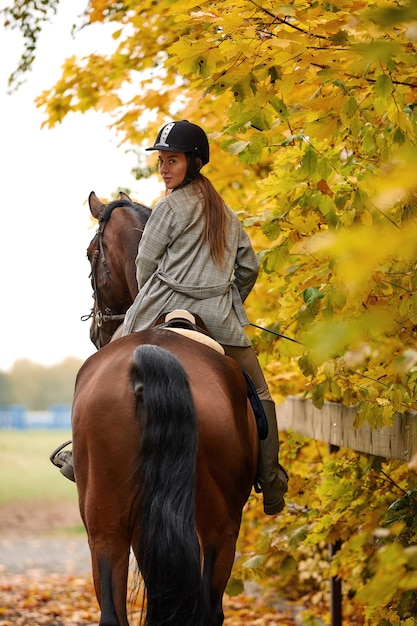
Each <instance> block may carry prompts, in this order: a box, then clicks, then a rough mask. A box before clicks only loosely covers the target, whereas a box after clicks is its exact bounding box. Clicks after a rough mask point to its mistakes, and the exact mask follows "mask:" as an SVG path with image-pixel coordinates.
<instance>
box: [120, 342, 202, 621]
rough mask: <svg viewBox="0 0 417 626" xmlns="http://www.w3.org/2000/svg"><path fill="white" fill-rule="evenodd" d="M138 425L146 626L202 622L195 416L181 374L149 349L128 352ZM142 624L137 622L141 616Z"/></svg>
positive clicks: (173, 362)
mask: <svg viewBox="0 0 417 626" xmlns="http://www.w3.org/2000/svg"><path fill="white" fill-rule="evenodd" d="M131 380H132V383H133V387H134V390H135V395H136V400H137V414H138V418H139V420H140V425H141V441H140V458H139V480H140V487H139V489H140V500H139V519H138V524H139V541H138V549H137V551H136V553H137V557H138V565H139V570H140V572H141V574H142V577H143V580H144V583H145V589H146V605H147V612H146V618H145V620H144V623H145V624H146V626H164V625H169V626H197V625H202V624H205V623H206V615H205V608H204V602H203V593H202V579H201V566H200V550H199V543H198V539H197V535H196V528H195V484H196V454H197V418H196V413H195V407H194V403H193V400H192V397H191V392H190V388H189V384H188V379H187V376H186V373H185V371H184V369H183V367H182V365H181V364H180V362H179V361H178V360H177V359H176V358H175V357H174V356H173V355H172V354H171V353H170V352H168V351H167V350H164V349H162V348H160V347H158V346H154V345H143V346H140V347H138V348H137V349H136V350H135V353H134V362H133V365H132V369H131ZM142 621H143V618H142Z"/></svg>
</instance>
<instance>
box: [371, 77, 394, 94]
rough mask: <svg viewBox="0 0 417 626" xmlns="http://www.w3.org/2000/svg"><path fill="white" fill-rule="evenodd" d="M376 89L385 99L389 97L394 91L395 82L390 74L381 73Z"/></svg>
mask: <svg viewBox="0 0 417 626" xmlns="http://www.w3.org/2000/svg"><path fill="white" fill-rule="evenodd" d="M375 91H376V94H377V96H379V97H380V98H383V99H384V100H385V99H387V98H389V97H390V95H391V94H392V91H393V84H392V80H391V78H390V77H389V76H388V74H381V75H380V76H378V78H377V79H376V82H375Z"/></svg>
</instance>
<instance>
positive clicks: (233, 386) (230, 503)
mask: <svg viewBox="0 0 417 626" xmlns="http://www.w3.org/2000/svg"><path fill="white" fill-rule="evenodd" d="M140 346H141V347H140ZM165 351H168V354H166V353H165ZM179 363H180V364H181V366H179ZM132 364H133V370H132ZM182 370H184V372H182ZM132 372H133V373H132ZM183 374H184V375H183ZM131 376H132V377H133V378H132V379H131ZM132 380H133V384H132ZM173 382H174V385H173V384H172V383H173ZM187 386H189V389H190V391H191V396H192V397H189V398H188V399H187V394H188V392H187ZM135 392H136V395H135ZM164 394H165V396H164ZM188 396H189V394H188ZM188 400H190V404H189V403H188ZM187 407H188V408H187ZM176 410H177V414H175V411H176ZM164 411H165V413H164V414H163V412H164ZM194 412H195V416H196V418H197V422H196V427H197V432H195V430H194V428H195V426H194V424H193V419H195V416H194V418H193V414H194ZM148 420H149V424H151V425H152V424H153V426H154V425H155V422H157V421H158V420H159V421H160V422H161V424H162V423H165V426H164V427H163V428H159V429H158V428H157V429H156V431H153V430H152V429H151V430H149V429H148V430H147V421H148ZM164 420H165V422H164ZM169 420H172V421H173V423H170V422H169ZM181 420H182V421H181ZM172 429H174V430H172ZM142 432H144V433H146V437H145V438H143V437H142ZM193 432H194V434H195V441H194V443H193ZM149 435H152V437H151V439H152V441H153V442H154V443H153V444H152V445H151V444H150V441H151V439H149V438H147V437H148V436H149ZM155 435H156V439H155ZM158 437H159V438H160V439H158ZM164 437H165V439H164ZM181 437H182V438H183V440H182V443H181ZM256 439H257V433H256V425H255V420H254V417H253V413H252V410H251V408H250V407H249V404H248V400H247V395H246V383H245V380H244V377H243V375H242V373H241V371H240V368H239V366H238V365H237V363H236V362H235V361H233V360H232V359H230V358H229V357H226V356H223V355H221V354H219V353H217V352H216V351H214V350H213V349H211V348H209V347H207V346H205V345H202V344H200V343H197V342H194V341H193V340H191V339H189V338H186V337H182V336H180V335H178V334H177V333H173V332H170V331H169V330H163V329H156V328H154V329H149V330H145V331H141V332H139V333H133V334H131V335H128V336H127V337H123V338H121V339H118V340H116V341H114V342H111V343H110V344H108V345H107V346H104V347H103V348H101V349H100V350H99V351H98V352H97V353H96V354H94V355H93V356H92V357H90V358H89V359H88V360H87V361H86V362H85V364H84V365H83V366H82V368H81V369H80V371H79V374H78V377H77V381H76V388H75V396H74V403H73V450H74V467H75V475H76V481H77V486H78V491H79V502H80V510H81V514H82V517H83V520H84V522H85V525H86V528H87V532H88V535H89V542H90V548H91V553H92V562H93V573H94V578H95V584H96V592H97V595H98V598H99V601H100V598H101V597H103V596H104V597H105V598H107V597H113V598H114V604H115V609H114V610H115V611H116V613H117V614H118V615H121V616H122V615H123V610H124V609H123V607H122V606H121V605H120V606H117V598H118V597H119V595H120V596H122V595H123V594H122V591H120V590H122V589H123V588H124V587H125V585H126V579H125V578H127V572H126V573H124V568H125V566H126V562H127V559H128V556H124V553H128V548H129V545H130V544H132V546H133V547H134V551H135V554H136V557H137V559H138V562H139V565H140V566H142V567H143V568H144V569H146V568H149V567H150V570H151V574H150V577H151V578H153V577H155V576H157V570H158V569H159V570H160V569H161V568H164V567H166V566H167V563H169V559H168V561H166V562H165V564H162V563H157V562H153V557H152V553H151V552H148V555H147V556H146V550H145V549H146V548H147V547H148V546H149V543H150V542H151V540H152V535H154V540H155V539H156V540H157V541H160V542H161V546H162V545H163V543H164V539H163V537H164V535H163V533H164V532H165V530H164V528H162V526H164V527H165V528H168V526H167V524H165V523H164V524H161V525H159V526H158V529H159V530H158V533H156V535H157V536H156V537H155V533H152V530H151V531H149V533H148V534H146V532H144V533H143V536H142V537H141V536H140V535H139V533H138V521H139V517H140V515H141V514H143V516H144V517H146V518H147V520H148V521H149V520H150V519H152V515H154V516H155V515H160V513H158V507H162V508H163V506H164V500H165V501H166V500H167V499H168V497H169V492H170V489H171V487H170V486H169V480H168V478H169V477H170V476H169V472H170V469H169V468H170V465H171V463H174V461H175V456H176V455H180V456H181V455H182V456H181V458H182V461H183V465H184V468H185V470H186V471H185V473H181V468H179V469H178V472H179V473H178V474H177V479H176V480H174V481H173V482H172V483H171V484H172V486H173V487H174V485H175V483H176V484H177V487H179V477H181V479H183V480H184V481H185V482H184V487H183V490H186V491H187V494H186V498H185V500H184V502H183V503H182V504H181V503H179V505H180V506H181V507H182V509H183V511H182V513H181V514H178V515H177V518H178V519H179V518H181V517H182V519H183V520H185V522H183V523H184V524H185V527H183V528H182V530H181V531H180V530H179V529H177V530H176V532H177V533H178V535H180V534H181V532H182V534H183V544H182V546H183V549H184V550H185V552H186V551H187V550H188V552H189V555H188V556H187V555H184V557H183V559H182V560H183V561H184V559H186V558H187V559H188V561H189V562H191V561H192V560H193V559H194V570H195V566H196V565H197V567H199V565H200V563H201V566H202V568H203V572H202V573H203V580H205V581H207V584H208V585H209V587H210V589H209V590H208V588H207V589H204V585H203V589H198V590H197V589H196V586H195V589H196V595H197V596H198V595H199V594H200V592H201V593H202V595H203V598H204V599H203V598H200V599H199V601H201V602H202V604H203V605H204V606H205V607H210V608H209V609H207V610H208V613H210V615H211V616H212V617H211V618H210V620H209V618H207V619H208V621H205V620H204V619H201V624H206V623H207V624H212V623H213V624H215V623H218V624H221V623H222V618H221V617H220V616H221V615H222V611H221V597H222V595H223V592H224V588H225V585H226V583H227V580H228V577H229V576H230V571H231V567H232V565H233V559H234V553H235V542H236V539H237V536H238V532H239V527H240V521H241V514H242V508H243V506H244V504H245V502H246V500H247V498H248V497H249V494H250V491H251V487H252V484H253V480H254V478H255V476H254V474H255V469H256ZM155 441H158V442H159V443H158V444H157V446H154V444H155ZM197 441H198V447H197V456H196V457H195V447H196V444H197ZM170 442H171V444H172V446H173V447H172V449H169V446H170ZM143 446H144V447H143ZM156 447H157V448H158V450H156ZM182 448H183V450H182ZM185 449H186V450H185ZM145 452H146V454H145ZM166 453H168V454H167V455H166ZM170 454H171V457H170V456H169V455H170ZM187 454H188V456H187ZM146 455H148V456H146ZM180 465H181V464H180ZM155 470H156V474H155V476H156V478H155V476H154V477H153V478H151V479H150V480H151V481H152V480H155V484H158V481H159V482H160V483H161V482H162V483H164V487H165V491H164V490H162V492H161V493H164V496H163V498H162V500H160V501H159V503H158V502H156V500H155V498H156V496H157V494H156V493H155V492H153V493H150V492H149V491H146V493H144V491H143V489H147V488H148V487H147V485H148V482H149V481H148V478H149V476H150V474H152V472H155ZM171 470H172V477H173V476H174V475H175V471H177V470H175V471H174V470H173V465H172V467H171ZM145 475H146V479H145V478H144V476H145ZM194 480H196V482H195V483H194V484H193V481H194ZM147 481H148V482H147ZM190 481H191V482H190ZM141 485H142V486H141ZM167 489H168V492H167V491H166V490H167ZM176 498H178V492H177V495H176ZM192 502H195V515H194V510H193V507H192V505H191V504H190V503H192ZM186 508H187V509H188V516H189V517H188V521H187V520H186V517H187V516H186V515H184V509H186ZM151 513H152V515H151ZM190 516H191V517H190ZM174 517H175V515H174ZM155 519H156V518H155ZM160 521H162V517H160ZM165 521H166V519H165ZM194 522H195V523H194ZM141 524H142V527H143V528H145V527H144V526H143V521H142V522H141ZM184 528H185V530H184ZM167 532H170V530H169V528H168V530H167ZM161 533H162V534H161ZM173 541H174V539H173V538H172V537H171V538H170V539H168V538H167V537H165V545H164V546H163V547H162V551H163V552H164V553H165V555H166V554H167V550H168V549H169V548H168V546H169V545H172V542H173ZM175 541H177V539H175ZM178 541H179V540H178ZM184 541H185V542H186V543H187V545H185V544H184ZM179 549H182V548H181V546H180V547H179ZM155 554H158V551H157V552H155V553H154V555H155ZM176 554H177V553H176ZM143 555H145V556H143ZM158 558H159V557H158ZM160 558H162V556H161V557H160ZM143 559H145V561H146V563H145V561H144V560H143ZM115 563H119V564H120V570H119V573H118V574H117V575H116V574H115V572H116V571H117V570H118V565H117V566H115ZM110 564H111V565H110ZM149 564H150V565H149ZM175 565H176V566H177V567H178V568H179V569H178V571H177V570H175ZM171 566H172V568H173V573H172V574H171V582H172V577H173V579H176V582H177V584H178V585H179V586H180V587H181V583H182V582H183V592H184V594H185V596H184V597H186V596H187V594H188V596H190V593H189V592H190V587H191V583H190V582H189V581H188V583H187V582H186V579H185V576H184V567H186V566H185V564H184V562H181V558H178V557H174V562H173V563H171V565H169V567H171ZM181 570H182V572H183V573H182V574H181ZM103 572H104V574H103ZM200 573H201V572H199V574H200ZM144 574H145V572H144ZM168 576H169V575H168ZM181 577H182V578H183V579H184V580H183V581H181ZM156 584H157V587H158V588H159V589H160V590H161V588H163V587H165V592H166V593H167V594H168V595H169V589H168V587H169V585H170V584H171V583H169V581H168V579H166V580H165V583H164V581H163V580H159V582H157V583H156ZM174 588H175V587H174V586H172V589H174ZM175 594H176V595H177V596H178V595H179V592H178V590H177V591H176V592H175ZM157 595H158V594H156V596H157ZM165 601H166V598H165ZM184 601H185V602H186V600H184ZM191 602H192V601H191V600H190V603H191ZM190 606H191V605H190ZM190 606H189V607H188V609H189V610H187V615H188V616H189V617H190V616H191V615H192V611H193V610H194V609H191V608H190ZM105 610H106V609H104V612H105ZM112 610H113V609H112V608H111V607H110V608H108V611H109V614H110V616H111V611H112ZM158 610H159V609H157V610H156V612H155V616H156V617H155V619H154V620H153V618H152V619H151V618H149V619H150V621H149V622H147V623H148V624H149V625H150V626H152V625H153V624H158V623H165V621H161V617H163V616H162V615H161V614H160V613H158ZM166 610H167V611H168V612H167V613H166V614H165V617H166V616H167V615H169V614H170V615H172V616H173V617H172V620H173V621H172V622H166V623H167V624H168V623H172V624H173V625H174V624H175V625H177V624H178V625H179V624H181V626H185V625H186V624H190V626H191V625H192V626H195V624H193V621H192V620H193V618H192V617H190V619H191V621H189V622H187V621H186V618H185V617H182V618H181V619H180V618H179V617H178V611H180V610H181V608H180V607H179V606H178V605H177V607H176V608H175V607H174V606H173V605H172V606H170V604H169V603H166ZM196 610H197V611H198V610H200V609H196ZM205 610H206V609H205ZM176 611H177V617H176V618H174V615H175V612H176ZM184 611H185V608H184ZM102 612H103V607H102ZM197 614H198V613H197ZM184 615H185V612H184ZM194 615H195V614H194ZM213 615H217V616H218V617H217V618H216V619H217V621H216V619H215V618H213ZM165 617H164V618H163V619H165ZM194 619H195V618H194ZM175 620H176V621H175ZM103 623H104V622H103ZM109 623H115V624H116V623H117V622H116V621H114V622H112V621H111V620H110V619H109ZM120 623H124V622H122V621H120Z"/></svg>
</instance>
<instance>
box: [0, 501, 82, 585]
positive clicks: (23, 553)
mask: <svg viewBox="0 0 417 626" xmlns="http://www.w3.org/2000/svg"><path fill="white" fill-rule="evenodd" d="M90 571H91V568H90V553H89V549H88V544H87V539H86V536H85V534H84V532H83V531H82V522H81V519H80V514H79V512H78V507H77V505H76V504H73V503H70V502H67V503H65V502H64V503H62V502H60V503H53V502H50V501H47V500H45V501H43V502H39V501H38V500H37V501H36V502H34V503H28V502H23V503H14V504H12V505H5V506H2V507H0V572H2V573H7V572H10V573H16V574H24V573H26V574H29V573H35V572H36V573H39V574H41V573H42V574H54V573H62V574H72V573H78V574H84V573H89V572H90Z"/></svg>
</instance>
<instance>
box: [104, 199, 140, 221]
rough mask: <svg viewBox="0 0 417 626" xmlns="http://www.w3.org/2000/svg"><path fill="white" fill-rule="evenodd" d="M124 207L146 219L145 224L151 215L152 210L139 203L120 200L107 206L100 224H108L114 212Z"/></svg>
mask: <svg viewBox="0 0 417 626" xmlns="http://www.w3.org/2000/svg"><path fill="white" fill-rule="evenodd" d="M123 206H125V207H129V208H131V209H133V210H135V211H136V212H137V213H138V214H139V215H140V216H141V217H142V219H144V221H145V222H146V220H147V219H148V217H149V216H150V214H151V210H150V209H149V208H148V207H147V206H145V205H144V204H139V203H138V202H132V201H130V200H125V199H119V200H113V201H112V202H109V204H107V205H106V208H105V209H104V211H103V215H102V216H101V218H100V222H108V221H109V219H110V216H111V214H112V212H113V210H114V209H117V208H118V207H123Z"/></svg>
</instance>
